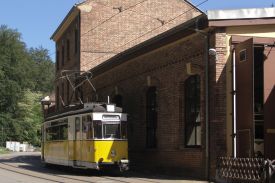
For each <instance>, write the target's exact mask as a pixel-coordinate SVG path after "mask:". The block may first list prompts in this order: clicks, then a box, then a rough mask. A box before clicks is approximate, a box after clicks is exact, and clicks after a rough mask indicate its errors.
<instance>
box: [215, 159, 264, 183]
mask: <svg viewBox="0 0 275 183" xmlns="http://www.w3.org/2000/svg"><path fill="white" fill-rule="evenodd" d="M267 164H268V163H267V161H265V160H264V159H263V158H232V157H220V158H218V159H217V166H216V182H217V183H266V182H268V180H269V178H267V177H268V175H269V173H268V172H269V171H267V170H268V169H269V168H267V167H268V166H267Z"/></svg>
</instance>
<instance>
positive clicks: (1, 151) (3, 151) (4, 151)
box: [0, 147, 10, 154]
mask: <svg viewBox="0 0 275 183" xmlns="http://www.w3.org/2000/svg"><path fill="white" fill-rule="evenodd" d="M9 152H10V151H9V150H8V149H6V148H4V147H0V154H8V153H9Z"/></svg>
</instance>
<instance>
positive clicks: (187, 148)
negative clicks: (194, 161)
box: [179, 145, 203, 151]
mask: <svg viewBox="0 0 275 183" xmlns="http://www.w3.org/2000/svg"><path fill="white" fill-rule="evenodd" d="M179 150H182V151H202V150H203V148H202V146H183V145H181V146H179Z"/></svg>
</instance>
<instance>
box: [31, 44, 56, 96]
mask: <svg viewBox="0 0 275 183" xmlns="http://www.w3.org/2000/svg"><path fill="white" fill-rule="evenodd" d="M29 55H30V58H31V60H32V62H33V67H32V68H33V72H32V74H33V78H35V80H34V83H35V86H34V90H35V91H41V92H43V93H49V92H51V91H52V90H53V86H54V85H53V82H54V77H55V64H54V63H53V62H52V60H51V58H50V56H49V51H48V50H47V49H45V48H43V47H39V48H31V49H30V50H29Z"/></svg>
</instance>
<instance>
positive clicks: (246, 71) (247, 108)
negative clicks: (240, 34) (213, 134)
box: [235, 38, 254, 157]
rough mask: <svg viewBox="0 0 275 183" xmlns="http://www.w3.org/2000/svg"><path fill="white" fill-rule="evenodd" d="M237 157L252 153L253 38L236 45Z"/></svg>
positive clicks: (248, 155) (247, 155) (250, 155)
mask: <svg viewBox="0 0 275 183" xmlns="http://www.w3.org/2000/svg"><path fill="white" fill-rule="evenodd" d="M235 51H236V58H235V59H236V133H237V134H236V138H237V157H252V156H253V154H254V107H253V106H254V79H253V75H254V73H253V72H254V48H253V38H251V39H248V40H246V41H244V42H241V43H239V44H238V45H237V46H236V50H235Z"/></svg>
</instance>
